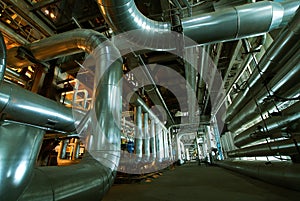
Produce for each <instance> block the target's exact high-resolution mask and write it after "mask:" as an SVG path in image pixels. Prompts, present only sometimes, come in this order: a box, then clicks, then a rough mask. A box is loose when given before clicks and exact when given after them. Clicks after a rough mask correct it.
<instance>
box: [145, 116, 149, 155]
mask: <svg viewBox="0 0 300 201" xmlns="http://www.w3.org/2000/svg"><path fill="white" fill-rule="evenodd" d="M144 152H145V160H146V161H149V159H150V135H149V115H148V113H144Z"/></svg>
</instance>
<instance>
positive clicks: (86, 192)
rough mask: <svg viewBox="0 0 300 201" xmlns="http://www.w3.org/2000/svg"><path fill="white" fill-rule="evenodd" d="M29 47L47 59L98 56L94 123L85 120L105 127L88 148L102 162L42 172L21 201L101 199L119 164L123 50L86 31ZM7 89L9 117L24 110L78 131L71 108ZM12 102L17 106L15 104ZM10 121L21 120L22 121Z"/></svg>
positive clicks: (42, 121) (3, 97) (3, 102)
mask: <svg viewBox="0 0 300 201" xmlns="http://www.w3.org/2000/svg"><path fill="white" fill-rule="evenodd" d="M26 48H27V49H29V50H30V51H31V52H32V54H33V56H34V57H35V58H36V59H37V60H41V61H44V60H50V59H53V58H57V57H61V56H65V55H68V54H74V53H77V52H81V51H86V52H87V53H94V55H95V56H96V57H97V61H96V62H97V63H96V68H97V69H98V72H100V73H99V74H97V76H98V77H96V81H97V83H98V85H97V86H98V87H97V89H96V91H95V101H94V103H95V106H94V108H95V113H94V114H91V116H92V117H94V118H93V121H88V120H86V119H85V122H94V123H95V122H97V123H96V125H100V126H101V127H96V128H94V130H93V131H94V133H93V134H95V135H97V136H98V138H96V137H94V138H93V135H91V136H90V138H89V140H90V141H88V145H89V146H88V147H87V148H89V151H90V153H91V154H92V155H93V157H94V158H96V159H97V161H96V160H95V159H93V158H91V157H88V156H87V157H86V158H85V159H83V161H82V163H80V164H78V165H74V166H69V167H45V168H38V169H37V170H36V171H35V177H34V178H33V180H32V182H31V183H30V184H29V186H28V187H27V190H26V192H25V193H23V194H22V196H21V198H19V200H30V201H33V200H44V201H46V200H51V201H52V200H53V199H54V198H55V200H100V199H101V198H102V197H103V195H104V194H105V193H106V192H107V191H108V189H109V188H110V186H111V185H112V183H113V179H114V176H115V172H114V171H115V169H116V166H117V165H118V162H119V155H118V153H119V151H120V150H119V148H120V146H119V144H120V125H119V124H120V122H121V121H120V120H121V101H120V102H119V101H111V100H120V98H119V97H121V89H122V86H121V83H120V82H119V80H120V79H121V77H122V61H121V59H120V54H119V51H118V50H117V49H116V48H114V47H113V45H112V44H111V43H110V42H109V41H108V40H107V38H106V37H105V36H103V35H102V34H100V33H98V32H96V31H93V30H84V29H80V30H74V31H70V32H65V33H62V34H58V35H55V36H53V37H50V38H47V39H43V40H41V41H38V42H35V43H32V44H29V45H28V46H26ZM109 67H110V68H109ZM107 68H109V69H107ZM104 72H105V73H104ZM4 86H6V87H3V86H2V87H1V98H0V100H1V102H0V106H1V111H2V112H3V113H4V112H5V113H7V114H11V113H10V112H12V111H18V112H19V113H20V115H21V116H24V113H25V114H26V116H27V115H28V114H30V115H28V118H29V121H33V119H34V121H33V123H34V124H41V125H43V126H44V125H45V124H47V122H46V121H45V120H46V119H47V118H46V117H47V116H46V115H48V116H50V122H48V124H49V125H50V126H54V127H55V128H56V129H61V130H67V131H70V130H73V128H74V127H75V126H74V125H70V124H69V123H70V122H74V119H73V116H72V113H71V115H70V116H69V113H70V112H71V111H72V110H71V109H68V108H56V107H55V106H54V105H53V104H52V102H49V100H48V99H46V98H44V99H43V97H41V98H40V97H39V96H34V97H33V96H31V94H30V93H29V92H25V91H23V90H18V88H16V87H14V86H10V85H8V84H6V85H4ZM19 96H22V102H21V101H20V100H19V99H18V98H15V97H19ZM24 97H25V99H24ZM116 97H118V98H116ZM12 98H13V100H14V101H16V102H10V100H12ZM27 98H28V99H30V100H27ZM7 103H11V104H7ZM42 104H45V105H44V107H37V106H39V105H42ZM54 108H56V109H55V110H54ZM37 109H38V110H37ZM45 114H46V115H45ZM57 116H58V117H57ZM10 117H11V118H13V119H14V120H17V121H19V118H21V117H16V116H10ZM51 117H55V118H56V119H52V118H51ZM69 117H72V118H69ZM57 118H59V119H57ZM113 119H114V120H115V121H113ZM80 129H82V130H85V129H86V127H85V126H83V125H82V124H80ZM99 147H101V150H100V151H99V149H98V148H99ZM98 161H101V164H100V163H99V162H98ZM14 200H17V199H14Z"/></svg>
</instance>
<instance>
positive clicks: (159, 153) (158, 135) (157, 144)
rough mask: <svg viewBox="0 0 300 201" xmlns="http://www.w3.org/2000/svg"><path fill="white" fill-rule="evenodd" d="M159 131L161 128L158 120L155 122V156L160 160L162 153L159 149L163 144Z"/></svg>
mask: <svg viewBox="0 0 300 201" xmlns="http://www.w3.org/2000/svg"><path fill="white" fill-rule="evenodd" d="M161 131H162V130H161V127H160V124H159V122H155V134H156V135H155V140H156V158H157V160H158V161H159V162H161V160H162V156H163V153H162V151H161V150H162V146H163V144H162V135H161Z"/></svg>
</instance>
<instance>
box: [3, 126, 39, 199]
mask: <svg viewBox="0 0 300 201" xmlns="http://www.w3.org/2000/svg"><path fill="white" fill-rule="evenodd" d="M44 133H45V131H43V130H41V129H38V128H33V127H30V126H24V125H20V124H14V123H3V124H1V126H0V180H1V185H0V200H5V201H15V200H18V198H19V196H20V195H21V194H22V193H23V191H24V190H25V188H26V187H27V186H28V184H29V183H30V180H31V179H32V176H33V172H34V171H33V170H34V166H35V164H36V160H37V156H38V153H39V151H40V147H41V145H42V142H43V138H44Z"/></svg>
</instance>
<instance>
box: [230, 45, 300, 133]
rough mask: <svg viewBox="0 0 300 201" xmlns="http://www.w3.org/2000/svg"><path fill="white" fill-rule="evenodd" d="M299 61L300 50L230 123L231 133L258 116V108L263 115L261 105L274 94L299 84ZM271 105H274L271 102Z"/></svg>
mask: <svg viewBox="0 0 300 201" xmlns="http://www.w3.org/2000/svg"><path fill="white" fill-rule="evenodd" d="M299 61H300V50H298V51H297V52H296V53H295V55H294V56H293V57H292V58H291V59H290V60H289V61H288V62H287V63H286V64H285V65H284V68H281V69H279V71H278V72H277V73H276V74H275V76H274V77H273V79H271V80H270V81H269V82H268V83H265V85H266V86H265V87H262V88H261V90H260V91H259V92H258V93H257V95H255V96H253V97H252V100H250V101H249V102H248V103H247V104H246V105H245V106H244V107H243V108H242V109H241V110H240V111H239V112H238V113H237V114H236V117H235V118H233V119H232V120H231V121H230V122H229V123H228V129H229V130H230V131H234V130H237V129H238V128H239V127H240V125H242V124H244V123H246V122H248V121H250V120H252V119H253V118H255V117H256V116H258V115H259V112H258V111H257V110H258V108H257V107H259V108H260V112H261V113H264V112H266V111H265V110H262V109H263V108H262V107H261V105H262V104H264V101H266V100H267V99H268V98H272V97H270V96H272V95H274V94H275V95H276V94H278V93H279V92H281V93H282V92H285V91H287V90H288V89H290V88H292V87H293V86H294V85H295V83H297V82H298V79H299V76H300V63H299ZM257 104H258V106H257ZM270 104H273V103H272V102H271V103H270ZM273 105H274V104H273Z"/></svg>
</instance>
